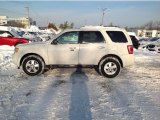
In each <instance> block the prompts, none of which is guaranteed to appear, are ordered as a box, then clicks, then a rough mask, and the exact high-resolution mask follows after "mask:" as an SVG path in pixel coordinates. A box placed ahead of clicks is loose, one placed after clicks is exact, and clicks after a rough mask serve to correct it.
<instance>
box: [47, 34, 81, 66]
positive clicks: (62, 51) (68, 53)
mask: <svg viewBox="0 0 160 120" xmlns="http://www.w3.org/2000/svg"><path fill="white" fill-rule="evenodd" d="M78 39H79V32H77V31H72V32H66V33H64V34H62V35H60V36H59V37H58V38H56V40H55V41H56V43H57V44H51V45H49V48H48V57H49V64H56V65H76V64H78V53H79V44H78ZM54 43H55V42H54Z"/></svg>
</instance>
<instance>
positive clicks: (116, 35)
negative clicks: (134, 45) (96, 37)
mask: <svg viewBox="0 0 160 120" xmlns="http://www.w3.org/2000/svg"><path fill="white" fill-rule="evenodd" d="M107 34H108V36H109V37H110V38H111V40H112V41H113V42H119V43H126V42H127V38H126V36H125V35H124V33H123V32H120V31H107Z"/></svg>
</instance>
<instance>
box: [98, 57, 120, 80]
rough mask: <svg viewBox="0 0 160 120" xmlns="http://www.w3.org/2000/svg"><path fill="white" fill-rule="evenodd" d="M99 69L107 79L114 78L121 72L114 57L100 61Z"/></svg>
mask: <svg viewBox="0 0 160 120" xmlns="http://www.w3.org/2000/svg"><path fill="white" fill-rule="evenodd" d="M99 69H100V71H101V73H102V75H104V76H105V77H107V78H113V77H116V76H117V75H118V74H119V73H120V71H121V65H120V63H119V61H118V59H116V58H114V57H107V58H106V59H104V60H102V61H101V63H100V65H99Z"/></svg>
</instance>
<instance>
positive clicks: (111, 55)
mask: <svg viewBox="0 0 160 120" xmlns="http://www.w3.org/2000/svg"><path fill="white" fill-rule="evenodd" d="M107 57H114V58H117V59H118V61H119V62H120V64H121V67H122V68H123V62H122V59H121V58H120V57H119V56H117V55H115V54H108V55H105V56H103V57H102V58H101V59H100V61H99V63H98V65H99V64H100V62H101V61H102V60H104V59H105V58H107Z"/></svg>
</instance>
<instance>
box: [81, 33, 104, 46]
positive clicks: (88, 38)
mask: <svg viewBox="0 0 160 120" xmlns="http://www.w3.org/2000/svg"><path fill="white" fill-rule="evenodd" d="M80 41H81V42H82V43H99V42H104V38H103V36H102V34H101V32H99V31H82V32H80Z"/></svg>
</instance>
